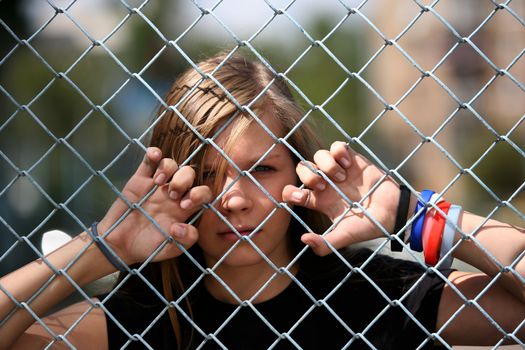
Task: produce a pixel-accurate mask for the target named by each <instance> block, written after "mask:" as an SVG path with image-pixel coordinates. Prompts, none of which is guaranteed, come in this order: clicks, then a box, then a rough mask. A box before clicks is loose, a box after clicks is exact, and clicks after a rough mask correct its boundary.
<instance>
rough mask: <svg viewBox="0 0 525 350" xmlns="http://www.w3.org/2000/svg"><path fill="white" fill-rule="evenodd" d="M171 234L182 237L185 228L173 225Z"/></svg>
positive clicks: (184, 233)
mask: <svg viewBox="0 0 525 350" xmlns="http://www.w3.org/2000/svg"><path fill="white" fill-rule="evenodd" d="M173 235H174V236H175V237H176V238H184V236H186V228H185V227H184V226H182V225H177V224H175V225H173Z"/></svg>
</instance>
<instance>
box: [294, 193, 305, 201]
mask: <svg viewBox="0 0 525 350" xmlns="http://www.w3.org/2000/svg"><path fill="white" fill-rule="evenodd" d="M303 197H304V193H303V192H302V191H294V192H293V193H292V199H293V200H294V201H297V202H300V201H302V200H303Z"/></svg>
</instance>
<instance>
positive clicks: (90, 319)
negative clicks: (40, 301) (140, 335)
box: [13, 298, 108, 350]
mask: <svg viewBox="0 0 525 350" xmlns="http://www.w3.org/2000/svg"><path fill="white" fill-rule="evenodd" d="M91 300H92V301H94V302H96V301H98V299H96V298H93V299H91ZM78 320H80V321H78ZM42 321H43V322H44V323H45V324H46V326H47V327H49V329H50V330H51V331H52V332H53V333H54V334H55V335H64V334H65V333H66V332H67V335H65V336H64V339H65V340H58V341H56V342H55V343H54V344H53V346H52V348H53V349H70V348H71V347H70V346H69V345H68V344H66V342H69V343H70V344H71V345H73V346H74V347H75V348H77V349H101V350H106V349H107V348H108V337H107V328H106V316H105V314H104V312H103V311H102V310H101V309H100V308H93V307H91V304H90V303H88V302H87V301H82V302H79V303H76V304H73V305H70V306H68V307H66V308H64V309H62V310H60V311H57V312H55V313H54V314H52V315H49V316H47V317H44V318H42ZM76 322H78V323H77V324H76V325H75V327H74V328H72V329H71V330H70V328H71V326H73V325H74V324H75V323H76ZM52 341H53V335H52V334H50V333H49V332H48V331H47V330H46V329H45V328H44V327H43V326H42V325H41V324H40V323H38V322H35V323H34V324H33V325H32V326H31V327H29V328H28V329H27V330H26V332H25V333H24V334H23V335H22V336H21V337H20V338H19V339H18V340H17V342H16V343H15V344H14V346H13V349H24V350H26V349H42V348H44V347H46V346H47V345H49V343H50V342H52Z"/></svg>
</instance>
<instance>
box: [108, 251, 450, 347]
mask: <svg viewBox="0 0 525 350" xmlns="http://www.w3.org/2000/svg"><path fill="white" fill-rule="evenodd" d="M369 254H370V251H368V250H362V251H360V252H359V254H356V255H354V258H355V257H357V260H358V263H357V264H356V265H353V266H360V263H359V262H361V263H362V262H363V261H365V260H366V259H367V258H368V256H369ZM322 259H323V258H321V259H320V261H322ZM354 263H355V262H354ZM340 265H341V266H339V267H338V268H336V269H333V268H330V269H329V270H326V271H324V272H323V271H316V272H315V273H310V271H304V270H302V269H301V270H300V271H299V273H298V274H297V276H296V281H293V282H292V283H291V284H290V285H289V286H288V287H287V288H286V289H285V290H284V291H283V292H282V293H280V294H279V295H278V296H276V297H274V298H272V299H270V300H267V301H265V302H261V303H257V304H253V305H252V304H249V303H243V304H241V305H232V304H227V303H224V302H221V301H218V300H216V299H215V298H214V297H213V296H211V295H210V294H209V293H208V292H207V290H206V288H204V286H203V285H202V283H201V284H200V285H198V286H197V287H196V288H194V289H193V290H192V291H191V292H190V294H189V299H190V301H191V305H192V319H191V321H190V320H189V319H188V318H189V313H187V316H186V317H185V316H184V315H182V314H181V313H180V312H178V320H179V322H180V324H181V327H182V331H183V337H185V339H189V337H190V336H191V339H192V341H191V344H190V345H189V347H188V348H189V349H196V348H199V349H224V348H226V349H249V350H257V349H267V348H272V349H300V348H302V349H341V348H346V349H373V348H376V349H403V350H409V349H416V348H418V347H419V346H420V345H421V344H422V343H423V342H425V346H424V347H422V348H423V349H431V348H433V347H434V344H433V341H432V340H431V339H430V338H429V336H428V335H429V334H430V333H432V332H434V331H435V326H436V318H437V311H438V306H439V300H440V296H441V291H442V289H443V285H444V281H443V279H442V277H440V276H437V275H436V274H435V273H429V272H425V269H424V268H422V267H421V266H420V265H418V264H416V263H413V262H409V261H403V260H397V259H393V258H390V257H386V256H377V257H374V258H373V259H372V260H371V261H369V262H368V263H367V264H366V265H365V267H364V268H362V270H360V271H355V270H354V271H353V272H351V270H350V269H349V268H347V267H346V266H344V264H342V263H341V264H340ZM450 272H451V271H450V270H444V271H441V273H442V274H443V275H444V277H445V278H446V277H448V275H449V274H450ZM365 275H366V276H365ZM133 278H136V277H133ZM135 282H136V281H135ZM141 282H142V281H141ZM141 282H139V283H136V284H134V287H133V288H134V290H133V293H132V294H128V293H119V292H117V293H115V294H114V295H112V296H111V298H109V299H107V300H105V299H106V298H107V295H108V294H105V295H101V296H99V299H100V300H105V302H104V305H105V307H106V308H107V310H108V311H109V314H110V315H107V317H106V318H107V328H108V341H109V348H110V349H120V348H122V347H123V346H125V348H126V349H147V348H153V349H176V348H177V342H176V338H175V334H174V332H173V328H172V325H171V322H170V319H169V316H168V312H167V307H166V306H165V305H164V304H162V302H161V301H160V300H159V298H158V296H157V295H156V294H155V293H154V292H152V291H151V289H150V288H149V287H148V286H147V285H146V284H144V283H143V282H142V283H141ZM138 286H141V287H138ZM157 290H158V291H159V293H160V294H162V288H161V287H160V286H159V288H157ZM182 305H183V303H181V306H182Z"/></svg>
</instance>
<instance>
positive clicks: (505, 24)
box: [369, 0, 525, 224]
mask: <svg viewBox="0 0 525 350" xmlns="http://www.w3.org/2000/svg"><path fill="white" fill-rule="evenodd" d="M409 3H412V5H409ZM414 3H415V2H411V1H402V0H392V1H384V2H382V3H381V6H378V7H377V8H376V12H375V14H374V17H372V19H373V21H374V23H375V24H376V25H377V27H378V28H379V29H380V30H381V31H382V32H383V33H384V34H385V36H386V37H387V38H388V39H391V40H393V39H395V38H397V41H396V42H397V44H398V45H399V46H400V47H401V48H402V49H403V50H404V51H405V52H406V53H407V54H408V55H409V56H410V57H411V58H412V59H413V60H414V61H415V62H416V63H417V64H418V65H419V66H420V68H421V69H422V70H423V71H425V72H432V73H433V74H434V75H435V77H436V78H437V79H438V80H439V81H440V82H441V83H438V82H437V80H435V79H433V78H432V77H425V78H423V79H422V80H421V77H422V74H421V72H420V71H419V70H418V69H416V68H415V67H414V65H413V64H412V62H410V60H409V59H407V57H406V56H405V55H404V54H402V53H401V51H400V50H398V49H397V48H396V47H395V46H388V47H386V49H385V50H384V52H383V53H382V54H381V55H380V58H378V60H380V64H376V65H375V66H374V67H373V68H374V69H373V72H372V81H373V83H372V85H373V86H374V87H375V88H376V89H377V90H378V92H379V93H380V94H381V95H382V96H383V97H384V98H385V100H386V101H387V102H388V103H389V104H391V105H394V104H397V103H398V102H399V101H400V100H401V101H402V102H401V103H399V105H398V108H399V110H400V111H401V112H402V114H403V115H404V116H405V117H406V118H407V119H408V120H409V121H410V122H411V123H413V125H414V126H415V127H417V128H418V129H419V130H420V131H421V132H422V133H423V134H424V135H425V136H431V135H433V134H434V133H435V132H436V130H438V129H439V128H440V127H441V126H442V125H443V124H444V122H445V120H446V119H447V118H449V117H451V116H453V117H452V119H451V120H450V121H449V122H448V123H447V124H446V126H444V127H443V129H442V130H441V131H440V132H439V133H438V134H437V135H436V137H435V140H436V141H437V142H438V143H439V144H440V145H441V146H443V148H445V149H446V150H447V151H448V152H449V153H450V155H451V156H452V157H454V158H455V159H456V160H457V161H458V162H459V163H460V165H461V167H463V168H469V167H471V166H472V165H473V164H475V163H476V162H477V161H478V159H479V158H480V157H482V155H483V154H484V153H485V151H486V150H487V149H489V147H491V145H492V144H493V143H494V141H495V139H496V137H495V136H494V135H493V134H491V133H490V132H489V131H488V129H487V127H485V126H484V125H483V123H487V124H488V125H490V127H492V128H493V129H494V130H495V131H496V132H497V133H498V134H500V135H505V134H507V133H508V132H509V131H510V130H511V129H512V128H513V127H515V126H517V127H516V129H515V130H514V131H513V132H512V133H511V135H510V139H511V140H512V141H513V142H515V143H516V144H517V145H518V146H519V147H520V148H521V149H522V150H523V149H524V140H525V137H524V136H525V128H524V125H523V123H522V122H521V120H523V116H524V115H525V98H524V97H525V93H524V91H523V83H524V82H525V62H524V60H523V57H521V56H520V55H523V50H524V48H525V29H524V25H523V18H524V14H525V2H511V3H510V4H509V7H510V9H511V10H512V11H513V12H514V13H515V14H516V15H517V16H518V17H519V18H520V19H521V22H520V20H518V19H517V18H515V17H514V16H513V14H512V13H511V12H510V11H508V10H507V9H504V8H503V9H498V10H496V9H495V5H494V4H493V3H492V2H490V1H478V0H469V1H461V2H458V1H441V2H439V3H438V4H437V5H436V6H435V8H434V9H433V11H428V12H423V13H421V9H420V8H419V7H418V6H417V5H415V4H414ZM418 16H419V17H418ZM439 17H441V18H439ZM414 18H417V20H416V21H415V23H413V24H412V25H411V26H410V28H409V29H408V30H407V31H406V32H404V34H402V35H400V34H401V33H402V32H403V31H404V30H405V28H407V27H408V26H409V23H410V22H411V21H412V20H413V19H414ZM444 22H446V23H444ZM449 26H450V27H452V28H453V29H451V28H450V27H449ZM453 31H455V32H456V33H457V35H459V37H462V38H469V40H470V41H471V43H472V44H473V45H475V46H476V47H477V49H479V50H480V51H481V52H482V53H483V55H485V56H486V59H488V60H490V61H491V62H492V63H493V64H494V65H495V66H497V67H498V68H499V69H507V68H508V67H509V66H511V67H510V69H508V71H509V73H510V74H512V76H513V77H514V78H515V79H516V80H518V81H519V84H521V88H520V87H519V86H518V84H517V83H516V82H514V81H512V80H511V79H510V78H509V77H508V76H498V77H496V78H495V76H496V71H495V70H494V68H493V67H491V64H489V63H488V62H487V60H486V59H485V58H484V57H482V55H481V54H480V53H479V52H477V51H476V49H475V48H474V47H473V46H471V45H470V44H469V43H467V42H464V43H460V44H458V41H459V40H458V38H457V37H456V36H455V34H454V33H453ZM369 36H370V42H372V43H377V45H376V46H377V48H379V47H380V45H381V44H382V43H384V41H381V40H379V36H378V34H377V33H376V32H374V31H372V30H370V31H369ZM452 49H453V50H452ZM383 55H384V57H381V56H383ZM520 58H521V60H520ZM513 62H514V64H512V63H513ZM416 82H417V83H418V84H417V86H415V87H414V84H416ZM489 82H490V84H489V85H488V86H487V84H488V83H489ZM440 84H443V85H446V87H444V86H441V85H440ZM411 89H413V90H412V91H411V92H410V94H409V95H408V96H404V95H405V94H406V93H407V91H409V90H411ZM447 89H449V91H448V92H447ZM451 94H453V95H455V96H456V97H457V99H459V100H460V101H461V102H464V103H466V102H471V103H470V106H471V107H472V108H473V109H474V110H475V111H476V112H477V114H478V115H477V116H476V115H475V113H473V112H472V111H470V110H468V109H462V110H459V111H458V110H457V108H458V106H459V104H458V103H457V102H456V101H455V99H454V97H451ZM370 99H371V100H372V102H371V104H372V105H377V106H378V108H377V111H378V112H379V111H380V109H381V108H383V106H379V105H378V100H377V98H375V97H372V96H371V98H370ZM479 117H482V118H483V120H484V122H483V121H481V120H480V119H479ZM379 124H380V133H381V134H382V135H383V136H384V138H385V140H386V141H387V142H389V143H390V144H392V145H394V147H395V149H396V152H400V154H399V155H397V160H398V161H399V162H400V161H402V160H403V159H404V158H405V157H406V156H408V155H409V154H410V153H411V152H412V151H413V150H414V149H415V147H416V146H417V145H418V144H420V143H421V140H422V139H421V138H420V137H419V136H418V135H417V134H416V133H415V132H414V130H413V129H412V128H410V127H409V126H408V125H407V124H406V123H405V122H404V121H403V120H402V118H401V117H400V115H399V114H398V113H396V112H393V111H389V112H388V113H386V114H385V115H384V117H383V118H381V120H380V122H379ZM500 149H501V150H500ZM502 154H504V156H502ZM493 158H494V159H493ZM505 160H507V161H505ZM524 164H525V159H523V156H521V155H519V152H516V150H514V149H512V148H511V147H510V146H508V145H501V146H500V145H499V144H498V145H496V147H494V149H493V150H492V151H491V152H489V153H488V154H487V155H486V156H483V157H482V159H481V161H479V164H478V165H476V166H475V167H474V168H473V171H474V173H476V175H478V176H479V177H480V179H481V180H482V181H484V182H485V181H486V184H487V185H488V186H489V187H491V189H493V190H494V192H495V193H496V194H497V195H499V196H501V197H502V198H503V199H507V198H508V196H509V195H511V194H512V193H513V192H514V191H515V190H516V189H517V188H518V187H519V186H520V184H522V183H523V181H524V180H525V179H524V171H523V169H525V165H524ZM416 165H417V166H416ZM496 166H499V167H500V169H497V168H496V169H495V168H494V167H496ZM501 167H505V168H506V169H501ZM403 170H405V171H403ZM401 172H402V173H409V174H410V175H408V176H411V178H412V179H413V180H414V183H415V184H417V185H418V186H420V187H421V188H433V189H436V190H442V189H444V188H445V187H446V186H447V185H448V184H449V182H450V181H451V180H453V178H454V177H455V176H457V175H458V173H459V169H458V167H456V166H455V165H454V164H453V162H451V161H450V160H449V159H448V158H447V157H446V156H445V155H444V154H443V152H442V151H440V150H439V149H438V148H437V147H434V146H433V145H431V144H425V145H424V146H423V147H421V149H419V151H417V152H416V153H415V154H414V155H413V157H412V158H411V159H410V160H408V161H407V163H406V167H403V168H402V170H401ZM489 177H492V178H491V179H489ZM496 178H499V179H501V178H505V180H503V179H501V180H498V179H496ZM498 185H501V187H503V188H497V187H498ZM493 187H494V188H493ZM472 188H476V190H477V191H479V193H481V194H478V195H475V196H474V197H473V196H472V195H471V192H470V191H471V190H472ZM467 190H468V192H467ZM465 197H467V198H469V197H470V199H471V203H470V204H471V205H474V202H475V201H476V200H482V201H487V207H490V208H494V205H495V202H493V201H490V196H489V195H487V193H486V191H484V190H483V189H482V188H481V186H479V185H478V184H477V183H476V182H475V181H474V180H472V179H468V178H466V177H465V176H462V177H461V178H460V180H459V181H458V182H456V183H454V185H453V186H452V188H451V189H450V190H449V191H448V192H447V198H450V199H452V200H454V201H457V202H460V203H465ZM520 201H521V202H520ZM513 203H514V205H515V206H518V207H519V205H521V208H523V206H524V205H525V201H524V198H523V194H522V195H521V197H519V196H518V197H517V198H516V202H513ZM477 204H479V203H475V205H477ZM521 224H522V223H521Z"/></svg>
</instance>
